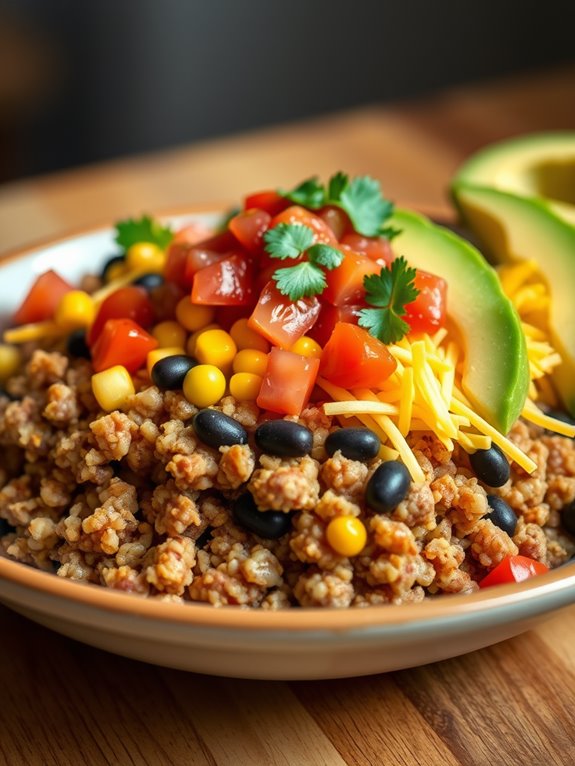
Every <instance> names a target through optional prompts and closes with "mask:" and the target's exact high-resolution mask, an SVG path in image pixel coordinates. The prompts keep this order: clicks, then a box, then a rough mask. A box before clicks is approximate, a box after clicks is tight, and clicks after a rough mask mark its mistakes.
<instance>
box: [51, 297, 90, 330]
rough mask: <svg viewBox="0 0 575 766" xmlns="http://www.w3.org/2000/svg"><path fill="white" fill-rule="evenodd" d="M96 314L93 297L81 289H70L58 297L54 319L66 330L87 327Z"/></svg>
mask: <svg viewBox="0 0 575 766" xmlns="http://www.w3.org/2000/svg"><path fill="white" fill-rule="evenodd" d="M95 316H96V306H95V304H94V299H93V298H92V296H91V295H88V293H85V292H84V291H83V290H70V292H68V293H66V294H65V295H63V296H62V298H61V299H60V302H59V303H58V307H57V308H56V312H55V314H54V319H55V321H56V324H58V325H60V327H64V328H66V329H67V330H74V329H76V328H79V327H89V326H90V325H91V324H92V322H93V321H94V317H95Z"/></svg>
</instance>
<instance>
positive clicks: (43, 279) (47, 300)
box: [12, 269, 73, 324]
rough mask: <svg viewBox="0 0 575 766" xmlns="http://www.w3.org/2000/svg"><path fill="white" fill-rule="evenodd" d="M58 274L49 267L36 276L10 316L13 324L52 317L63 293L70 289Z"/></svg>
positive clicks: (39, 320)
mask: <svg viewBox="0 0 575 766" xmlns="http://www.w3.org/2000/svg"><path fill="white" fill-rule="evenodd" d="M72 289H73V288H72V285H70V284H68V282H66V280H65V279H63V278H62V277H61V276H60V275H59V274H56V272H55V271H52V270H51V269H50V270H49V271H45V272H44V273H43V274H40V276H39V277H36V280H35V281H34V283H33V285H32V287H31V288H30V290H29V291H28V294H27V295H26V297H25V298H24V300H23V301H22V303H21V304H20V307H19V308H18V310H17V311H16V313H15V314H14V316H13V317H12V321H13V323H14V324H29V323H30V322H43V321H44V320H46V319H52V318H53V316H54V312H55V311H56V308H57V307H58V304H59V303H60V299H61V298H62V296H63V295H65V294H66V293H68V292H70V290H72Z"/></svg>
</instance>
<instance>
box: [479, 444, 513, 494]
mask: <svg viewBox="0 0 575 766" xmlns="http://www.w3.org/2000/svg"><path fill="white" fill-rule="evenodd" d="M469 462H470V463H471V467H472V468H473V470H474V471H475V475H476V476H477V478H478V479H479V480H480V481H482V482H484V484H487V485H488V486H490V487H502V486H503V485H504V484H505V483H506V482H507V481H509V461H508V460H507V458H506V457H505V454H504V453H503V451H502V450H501V449H500V448H499V447H498V446H497V444H492V445H491V447H490V448H489V449H478V450H477V451H476V452H473V453H472V454H471V455H469Z"/></svg>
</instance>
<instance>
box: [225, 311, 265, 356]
mask: <svg viewBox="0 0 575 766" xmlns="http://www.w3.org/2000/svg"><path fill="white" fill-rule="evenodd" d="M230 335H231V336H232V338H233V339H234V342H235V344H236V346H237V347H238V348H239V349H240V350H241V349H244V348H257V349H258V351H264V352H267V351H269V350H270V344H269V343H268V341H267V340H266V339H265V338H264V337H262V336H261V335H260V334H259V332H256V331H255V330H252V328H251V327H249V326H248V320H247V319H246V318H245V317H242V319H237V320H236V321H235V322H234V323H233V325H232V326H231V329H230Z"/></svg>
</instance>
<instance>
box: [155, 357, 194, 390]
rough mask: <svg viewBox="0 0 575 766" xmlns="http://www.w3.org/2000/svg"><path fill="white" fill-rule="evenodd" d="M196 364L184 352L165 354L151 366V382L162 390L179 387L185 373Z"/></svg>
mask: <svg viewBox="0 0 575 766" xmlns="http://www.w3.org/2000/svg"><path fill="white" fill-rule="evenodd" d="M196 365H197V361H196V360H195V359H192V357H191V356H186V355H185V354H174V355H173V356H165V357H164V358H163V359H159V360H158V361H157V362H156V364H155V365H154V366H153V367H152V374H151V378H152V382H153V383H154V384H155V385H156V386H158V388H160V389H162V391H168V390H174V389H176V388H181V387H182V384H183V382H184V378H185V377H186V373H187V372H188V371H189V370H191V369H192V367H195V366H196Z"/></svg>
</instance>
